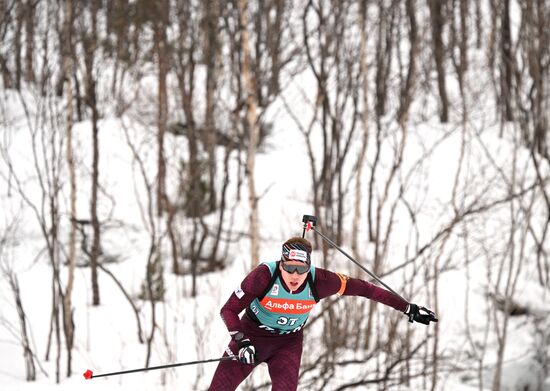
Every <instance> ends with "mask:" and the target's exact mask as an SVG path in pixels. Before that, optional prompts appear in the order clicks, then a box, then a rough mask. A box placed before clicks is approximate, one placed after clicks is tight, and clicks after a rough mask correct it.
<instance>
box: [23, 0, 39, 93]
mask: <svg viewBox="0 0 550 391" xmlns="http://www.w3.org/2000/svg"><path fill="white" fill-rule="evenodd" d="M36 4H37V2H36V1H35V0H27V2H26V4H25V46H26V52H25V80H26V81H28V82H32V83H34V81H35V76H34V66H33V56H34V23H35V21H34V8H35V7H36Z"/></svg>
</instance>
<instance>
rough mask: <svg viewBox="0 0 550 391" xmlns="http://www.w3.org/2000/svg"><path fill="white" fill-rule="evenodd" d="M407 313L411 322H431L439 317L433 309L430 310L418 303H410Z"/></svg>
mask: <svg viewBox="0 0 550 391" xmlns="http://www.w3.org/2000/svg"><path fill="white" fill-rule="evenodd" d="M405 315H407V316H408V317H409V322H411V323H413V322H418V323H422V324H430V322H437V317H436V316H435V313H434V312H433V311H430V310H429V309H427V308H426V307H419V306H417V305H416V304H409V307H408V308H407V310H406V311H405Z"/></svg>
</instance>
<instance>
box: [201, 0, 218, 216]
mask: <svg viewBox="0 0 550 391" xmlns="http://www.w3.org/2000/svg"><path fill="white" fill-rule="evenodd" d="M205 6H206V24H207V39H206V45H207V47H206V50H205V53H206V58H205V61H206V111H205V124H204V127H205V129H204V132H202V133H203V138H202V139H203V143H204V146H205V149H206V152H207V154H208V193H207V194H208V209H207V210H208V212H213V211H214V210H216V186H215V182H214V180H215V177H216V149H215V147H216V130H215V126H216V123H215V121H214V120H215V115H216V113H215V110H216V105H215V96H214V94H215V92H216V89H217V84H218V76H217V66H216V64H217V61H216V59H217V55H218V50H219V48H218V46H219V43H218V19H219V13H220V12H219V8H220V5H219V3H218V0H208V1H206V4H205Z"/></svg>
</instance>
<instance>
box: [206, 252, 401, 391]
mask: <svg viewBox="0 0 550 391" xmlns="http://www.w3.org/2000/svg"><path fill="white" fill-rule="evenodd" d="M334 294H338V295H345V296H363V297H366V298H368V299H371V300H374V301H376V302H380V303H383V304H385V305H388V306H391V307H393V308H395V309H396V310H398V311H401V312H405V310H406V309H407V305H408V303H407V302H406V301H405V300H403V299H401V298H400V297H399V296H396V295H394V294H393V293H391V292H389V291H387V290H385V289H382V288H380V287H378V286H376V285H373V284H371V283H369V282H367V281H363V280H360V279H357V278H349V277H347V276H345V275H342V274H339V273H333V272H331V271H329V270H325V269H321V268H315V267H314V266H313V265H312V266H311V269H310V271H309V273H308V276H307V279H306V280H305V282H304V283H303V284H302V285H301V286H300V287H299V288H298V290H296V291H295V292H292V293H291V292H290V290H289V289H288V287H287V286H286V285H285V283H284V281H283V279H282V278H281V276H280V270H279V262H268V263H263V264H261V265H259V266H258V267H257V268H255V269H254V270H252V271H251V272H250V273H249V274H248V275H247V276H246V277H245V279H244V280H243V281H242V283H241V285H240V286H239V287H238V288H237V289H236V290H235V292H233V293H232V294H231V296H230V297H229V299H228V300H227V302H226V303H225V305H224V306H223V307H222V309H221V312H220V313H221V316H222V319H223V320H224V322H225V324H226V326H227V329H228V330H229V332H230V334H231V335H233V334H235V333H236V332H242V333H244V335H245V338H248V339H250V341H251V343H252V344H253V345H254V347H255V348H256V361H255V363H254V365H249V364H245V363H241V362H239V361H237V360H227V361H220V363H219V364H218V367H217V369H216V372H215V373H214V377H213V378H212V382H211V384H210V388H209V390H210V391H222V390H223V391H228V390H235V389H236V388H237V387H238V386H239V384H240V383H241V382H242V381H243V380H244V379H246V377H247V376H248V375H249V374H250V373H251V372H252V370H253V369H254V368H255V366H257V365H258V364H260V363H263V362H265V363H266V364H267V367H268V371H269V375H270V377H271V382H272V390H274V391H294V390H296V389H297V387H298V375H299V371H300V361H301V357H302V342H303V327H304V325H305V323H306V321H307V318H308V315H309V312H310V311H311V310H312V309H313V307H314V306H315V304H316V303H317V302H318V301H319V300H321V299H324V298H325V297H328V296H331V295H334ZM243 310H245V313H244V315H243V316H242V317H241V318H239V314H240V313H241V312H242V311H243ZM238 350H239V349H238V346H237V343H236V342H235V341H233V340H232V341H231V342H230V343H229V346H228V347H227V349H226V351H225V353H224V356H227V355H228V354H231V355H237V353H238Z"/></svg>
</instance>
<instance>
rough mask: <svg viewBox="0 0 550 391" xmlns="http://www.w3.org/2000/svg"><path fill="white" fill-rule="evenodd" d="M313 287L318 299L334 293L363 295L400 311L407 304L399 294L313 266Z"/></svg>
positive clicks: (402, 310)
mask: <svg viewBox="0 0 550 391" xmlns="http://www.w3.org/2000/svg"><path fill="white" fill-rule="evenodd" d="M315 288H316V290H317V294H318V295H319V299H323V298H325V297H328V296H332V295H335V294H340V295H344V296H363V297H366V298H368V299H371V300H374V301H377V302H379V303H382V304H385V305H388V306H390V307H393V308H395V309H396V310H398V311H401V312H405V311H406V309H407V306H408V304H409V303H407V302H406V301H405V300H403V299H402V298H400V297H399V296H396V295H394V294H393V293H391V292H390V291H387V290H385V289H383V288H380V287H379V286H377V285H374V284H371V283H369V282H367V281H363V280H360V279H358V278H350V277H347V276H344V275H342V274H338V273H333V272H331V271H329V270H325V269H320V268H315Z"/></svg>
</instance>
